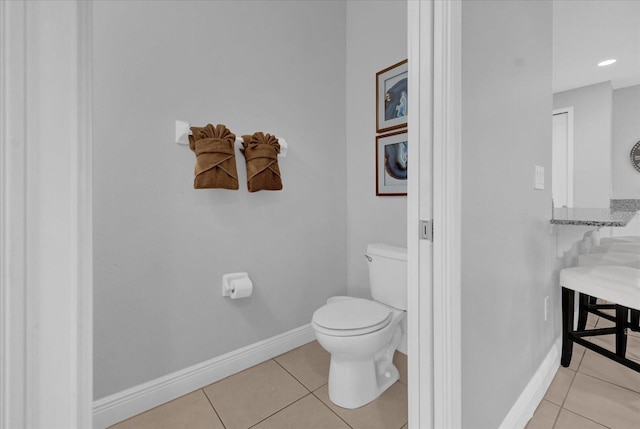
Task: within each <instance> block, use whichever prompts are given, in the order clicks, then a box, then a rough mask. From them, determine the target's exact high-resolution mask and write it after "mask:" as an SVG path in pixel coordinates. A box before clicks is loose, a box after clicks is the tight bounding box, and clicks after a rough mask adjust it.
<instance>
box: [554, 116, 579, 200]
mask: <svg viewBox="0 0 640 429" xmlns="http://www.w3.org/2000/svg"><path fill="white" fill-rule="evenodd" d="M565 113H566V114H567V194H568V195H567V207H573V164H574V160H573V156H574V155H573V154H574V150H573V106H569V107H563V108H560V109H555V110H553V112H552V114H553V115H562V114H565Z"/></svg>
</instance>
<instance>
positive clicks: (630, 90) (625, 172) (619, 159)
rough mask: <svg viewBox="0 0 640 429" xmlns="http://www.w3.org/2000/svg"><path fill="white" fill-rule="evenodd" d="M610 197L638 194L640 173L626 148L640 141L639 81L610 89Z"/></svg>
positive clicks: (639, 194)
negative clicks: (635, 83) (611, 185)
mask: <svg viewBox="0 0 640 429" xmlns="http://www.w3.org/2000/svg"><path fill="white" fill-rule="evenodd" d="M612 129H613V135H612V151H611V165H612V168H611V170H612V173H613V178H612V181H613V193H612V198H622V199H627V198H640V173H638V172H637V171H636V170H635V169H634V168H633V166H632V165H631V162H630V160H629V152H630V151H631V148H632V147H633V145H634V144H636V143H637V142H638V141H640V85H636V86H630V87H627V88H621V89H616V90H614V91H613V126H612Z"/></svg>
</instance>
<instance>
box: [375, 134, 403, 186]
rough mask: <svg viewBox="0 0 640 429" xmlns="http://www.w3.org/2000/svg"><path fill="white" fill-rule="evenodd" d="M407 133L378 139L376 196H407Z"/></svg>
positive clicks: (388, 135) (378, 137) (385, 135)
mask: <svg viewBox="0 0 640 429" xmlns="http://www.w3.org/2000/svg"><path fill="white" fill-rule="evenodd" d="M407 137H408V134H407V131H396V132H393V133H389V134H384V135H381V136H377V137H376V195H378V196H385V195H407V167H408V152H407V143H408V141H407Z"/></svg>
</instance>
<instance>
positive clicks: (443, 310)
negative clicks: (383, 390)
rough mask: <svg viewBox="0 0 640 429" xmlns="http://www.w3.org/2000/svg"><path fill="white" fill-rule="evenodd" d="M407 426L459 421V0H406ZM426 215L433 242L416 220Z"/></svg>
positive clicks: (452, 425) (444, 425)
mask: <svg viewBox="0 0 640 429" xmlns="http://www.w3.org/2000/svg"><path fill="white" fill-rule="evenodd" d="M408 32H409V42H408V46H409V91H410V101H409V102H410V103H411V104H410V106H409V112H410V115H411V117H410V125H409V141H410V147H411V149H410V151H411V152H410V156H409V160H410V161H409V162H410V164H409V170H410V171H411V173H410V174H409V188H408V189H409V190H408V220H407V221H408V225H409V227H408V228H407V230H408V239H407V243H408V248H409V309H408V318H409V324H408V331H409V335H408V338H409V354H408V358H409V373H410V378H409V427H410V428H411V429H413V428H438V429H448V428H452V429H457V428H460V427H461V425H462V423H461V395H462V392H461V331H460V329H461V328H460V326H461V312H460V306H461V301H460V288H461V285H460V264H461V261H460V258H461V254H460V225H461V218H460V210H461V207H460V205H461V201H460V187H461V182H460V181H461V178H460V160H461V137H460V112H461V100H460V81H461V73H460V53H461V45H460V43H461V3H460V1H459V0H442V1H439V0H438V1H433V0H424V1H413V0H410V1H409V5H408ZM430 218H433V221H434V234H433V243H431V242H429V241H426V240H420V239H419V232H418V231H419V226H418V225H419V221H420V219H423V220H426V219H430Z"/></svg>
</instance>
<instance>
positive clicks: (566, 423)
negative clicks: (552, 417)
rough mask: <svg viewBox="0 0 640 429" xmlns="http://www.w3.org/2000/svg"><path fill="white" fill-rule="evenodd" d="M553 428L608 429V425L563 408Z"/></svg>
mask: <svg viewBox="0 0 640 429" xmlns="http://www.w3.org/2000/svg"><path fill="white" fill-rule="evenodd" d="M553 429H606V427H605V426H602V425H600V424H598V423H596V422H592V421H591V420H588V419H585V418H584V417H582V416H579V415H577V414H574V413H572V412H571V411H567V410H565V409H562V410H560V415H559V416H558V420H557V421H556V425H555V426H554V427H553Z"/></svg>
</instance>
